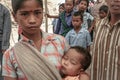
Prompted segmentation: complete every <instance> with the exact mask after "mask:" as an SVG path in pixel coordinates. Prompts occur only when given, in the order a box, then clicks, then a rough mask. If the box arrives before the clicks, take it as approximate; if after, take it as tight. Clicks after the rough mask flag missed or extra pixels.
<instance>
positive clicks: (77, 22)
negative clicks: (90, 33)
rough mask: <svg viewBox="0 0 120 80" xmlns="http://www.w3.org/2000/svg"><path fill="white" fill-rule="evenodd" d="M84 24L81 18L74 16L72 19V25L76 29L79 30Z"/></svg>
mask: <svg viewBox="0 0 120 80" xmlns="http://www.w3.org/2000/svg"><path fill="white" fill-rule="evenodd" d="M81 24H82V19H81V16H73V17H72V25H73V26H74V29H79V28H80V27H81Z"/></svg>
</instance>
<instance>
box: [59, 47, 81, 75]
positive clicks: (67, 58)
mask: <svg viewBox="0 0 120 80" xmlns="http://www.w3.org/2000/svg"><path fill="white" fill-rule="evenodd" d="M82 60H83V56H82V55H81V54H80V53H78V52H77V51H76V50H74V49H70V50H68V52H67V53H65V55H64V56H63V57H62V62H61V64H62V67H61V72H62V73H63V74H65V75H69V76H73V75H77V74H79V73H80V72H81V70H83V69H82V68H81V64H80V62H81V61H82Z"/></svg>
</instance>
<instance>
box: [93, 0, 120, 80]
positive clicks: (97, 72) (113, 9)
mask: <svg viewBox="0 0 120 80" xmlns="http://www.w3.org/2000/svg"><path fill="white" fill-rule="evenodd" d="M106 2H107V4H108V7H109V10H110V17H109V18H108V19H103V20H101V21H100V22H99V23H98V24H97V27H98V29H97V31H96V35H95V40H94V42H93V50H92V52H93V55H92V57H93V59H92V65H91V80H120V0H106Z"/></svg>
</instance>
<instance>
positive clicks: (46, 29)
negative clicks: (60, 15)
mask: <svg viewBox="0 0 120 80" xmlns="http://www.w3.org/2000/svg"><path fill="white" fill-rule="evenodd" d="M44 1H45V2H44V3H45V14H47V0H44ZM45 31H46V32H48V18H47V16H45Z"/></svg>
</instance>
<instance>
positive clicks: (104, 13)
mask: <svg viewBox="0 0 120 80" xmlns="http://www.w3.org/2000/svg"><path fill="white" fill-rule="evenodd" d="M107 15H108V6H106V5H102V6H101V7H100V8H99V17H100V19H103V18H105V17H106V16H107Z"/></svg>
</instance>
